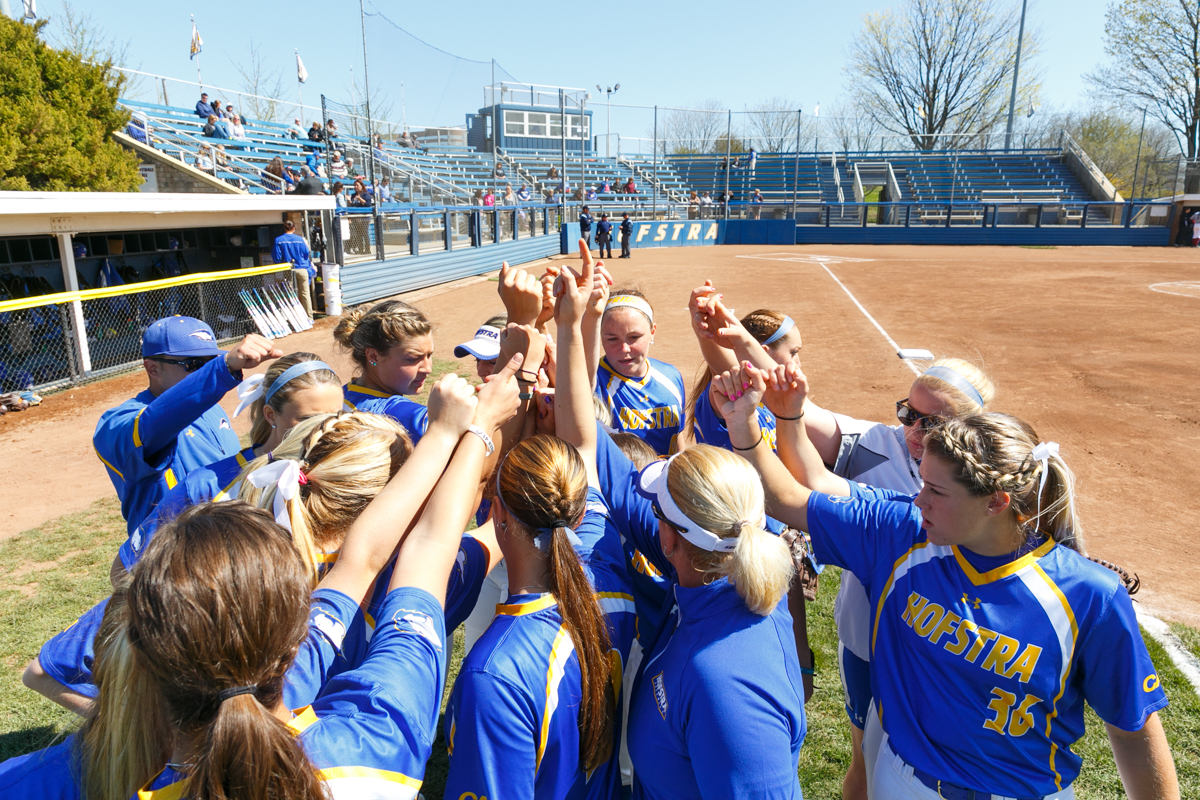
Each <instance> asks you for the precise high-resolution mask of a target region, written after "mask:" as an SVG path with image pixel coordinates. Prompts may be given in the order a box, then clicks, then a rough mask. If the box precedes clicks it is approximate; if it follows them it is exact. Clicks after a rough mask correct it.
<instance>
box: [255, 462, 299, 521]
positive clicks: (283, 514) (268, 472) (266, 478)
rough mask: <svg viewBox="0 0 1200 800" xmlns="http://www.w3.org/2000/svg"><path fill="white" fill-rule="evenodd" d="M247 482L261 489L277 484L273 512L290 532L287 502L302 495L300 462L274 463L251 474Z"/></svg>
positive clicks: (276, 518)
mask: <svg viewBox="0 0 1200 800" xmlns="http://www.w3.org/2000/svg"><path fill="white" fill-rule="evenodd" d="M247 480H248V481H250V485H251V486H256V487H258V488H259V489H266V488H267V487H268V486H270V485H271V484H272V483H274V484H275V487H276V488H275V501H274V503H273V504H272V506H271V511H272V512H273V513H274V514H275V521H276V522H278V523H279V524H280V525H282V526H283V527H285V528H287V529H288V530H289V531H290V530H291V529H292V520H291V518H290V517H289V516H288V510H287V501H288V500H291V499H292V498H294V497H296V496H297V495H299V494H300V462H299V461H293V460H291V459H290V458H285V459H282V460H280V461H275V462H272V463H270V464H268V465H266V466H265V467H262V468H261V469H256V470H255V471H254V472H251V473H250V475H249V477H248V478H247Z"/></svg>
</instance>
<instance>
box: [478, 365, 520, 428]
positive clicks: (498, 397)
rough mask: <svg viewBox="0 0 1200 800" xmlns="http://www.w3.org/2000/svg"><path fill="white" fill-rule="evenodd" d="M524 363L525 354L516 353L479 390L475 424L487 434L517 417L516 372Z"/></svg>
mask: <svg viewBox="0 0 1200 800" xmlns="http://www.w3.org/2000/svg"><path fill="white" fill-rule="evenodd" d="M524 363H525V354H524V353H517V354H516V355H514V356H513V357H512V358H510V359H509V360H508V361H507V362H506V363H505V365H504V366H503V367H501V368H500V369H499V370H496V371H495V372H493V373H492V374H491V375H490V376H489V377H488V381H487V383H485V384H484V385H483V386H482V387H480V388H479V404H478V405H477V406H476V408H475V424H476V425H478V426H479V427H480V428H483V429H484V430H485V431H487V432H488V433H492V432H493V431H496V430H499V429H500V426H501V425H503V424H504V423H506V422H508V421H509V420H510V419H512V418H513V417H515V416H516V415H517V411H518V410H519V409H520V402H521V401H520V399H519V398H518V397H517V395H518V394H519V393H520V389H519V388H518V386H517V380H516V378H517V370H519V369H520V368H521V365H522V364H524Z"/></svg>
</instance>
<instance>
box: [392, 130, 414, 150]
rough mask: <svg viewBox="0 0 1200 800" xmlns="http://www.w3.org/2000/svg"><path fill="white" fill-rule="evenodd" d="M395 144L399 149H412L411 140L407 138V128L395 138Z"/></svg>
mask: <svg viewBox="0 0 1200 800" xmlns="http://www.w3.org/2000/svg"><path fill="white" fill-rule="evenodd" d="M396 144H398V145H400V146H401V147H412V139H410V138H409V137H408V128H405V129H404V132H403V133H401V134H400V135H399V136H397V137H396Z"/></svg>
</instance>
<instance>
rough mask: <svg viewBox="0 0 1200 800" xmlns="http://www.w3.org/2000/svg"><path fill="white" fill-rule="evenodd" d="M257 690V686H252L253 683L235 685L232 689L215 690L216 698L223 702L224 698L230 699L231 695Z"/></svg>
mask: <svg viewBox="0 0 1200 800" xmlns="http://www.w3.org/2000/svg"><path fill="white" fill-rule="evenodd" d="M257 691H258V687H257V686H254V685H250V686H235V687H233V688H232V689H222V690H221V691H219V692H217V700H219V701H220V702H222V703H224V702H225V701H226V700H228V699H230V698H231V697H237V696H238V695H242V694H254V693H255V692H257Z"/></svg>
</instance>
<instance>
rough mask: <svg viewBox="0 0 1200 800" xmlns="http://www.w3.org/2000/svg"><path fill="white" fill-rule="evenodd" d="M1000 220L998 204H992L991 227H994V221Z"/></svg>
mask: <svg viewBox="0 0 1200 800" xmlns="http://www.w3.org/2000/svg"><path fill="white" fill-rule="evenodd" d="M999 220H1000V206H998V205H996V206H992V227H993V228H995V227H996V223H997V222H998V221H999Z"/></svg>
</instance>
